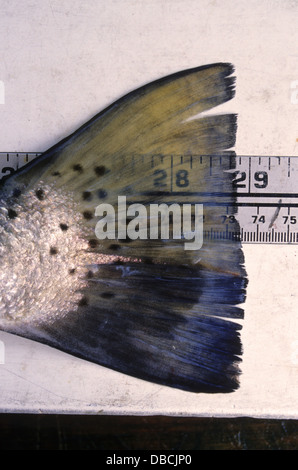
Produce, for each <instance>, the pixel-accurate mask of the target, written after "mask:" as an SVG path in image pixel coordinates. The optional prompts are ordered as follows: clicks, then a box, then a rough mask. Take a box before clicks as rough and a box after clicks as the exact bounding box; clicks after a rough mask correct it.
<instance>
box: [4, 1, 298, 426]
mask: <svg viewBox="0 0 298 470" xmlns="http://www.w3.org/2000/svg"><path fill="white" fill-rule="evenodd" d="M0 15H1V16H0V22H1V28H0V54H1V60H0V80H1V81H2V82H3V84H4V87H5V96H4V97H5V103H4V104H0V129H1V133H0V151H4V152H5V151H28V152H29V151H44V150H46V149H47V148H49V147H50V146H52V145H53V144H55V143H57V142H58V141H59V140H60V139H62V138H63V137H65V136H67V135H68V134H69V133H70V132H72V131H74V130H75V129H76V128H77V127H79V126H80V125H81V124H83V123H84V122H85V121H86V120H88V119H89V118H91V117H92V116H93V115H94V114H96V113H97V112H99V111H100V110H101V109H103V108H104V107H105V106H107V105H108V104H110V103H111V102H113V101H114V100H116V99H117V98H119V97H120V96H122V95H123V94H125V93H127V92H129V91H131V90H133V89H135V88H137V87H139V86H141V85H143V84H145V83H147V82H150V81H152V80H154V79H157V78H160V77H162V76H164V75H167V74H169V73H173V72H176V71H179V70H182V69H184V68H189V67H195V66H199V65H204V64H208V63H213V62H232V63H233V64H234V65H235V68H236V76H237V94H236V98H235V99H234V100H233V101H232V102H229V103H227V104H225V105H224V106H223V108H224V109H225V110H227V111H231V112H236V113H238V115H239V119H238V134H237V143H236V148H235V150H236V151H237V153H238V154H251V155H259V154H260V155H293V156H298V128H297V121H298V119H297V117H298V104H297V94H296V92H295V89H293V88H291V86H293V82H295V81H297V80H298V51H297V44H298V28H297V25H298V21H297V20H298V2H297V1H296V0H267V1H266V0H257V1H256V0H251V1H249V0H245V1H244V0H238V1H236V0H234V1H232V0H222V1H216V0H213V1H207V0H202V1H199V0H196V1H195V0H179V1H178V0H86V1H78V0H50V1H46V0H42V1H41V0H22V2H20V1H17V0H0ZM0 101H1V100H0ZM244 250H245V256H246V268H247V272H248V277H249V287H248V296H247V301H246V304H245V320H244V321H243V330H242V341H243V347H244V356H243V363H242V372H243V373H242V376H241V387H240V389H239V390H238V391H237V392H235V393H233V394H228V395H205V394H200V395H195V394H191V393H186V392H181V391H177V390H173V389H169V388H167V387H161V386H158V385H154V384H150V383H146V382H143V381H139V380H136V379H133V378H130V377H127V376H124V375H122V374H118V373H116V372H113V371H110V370H107V369H104V368H102V367H99V366H97V365H94V364H89V363H86V362H84V361H81V360H78V359H75V358H72V357H71V356H68V355H66V354H63V353H61V352H59V351H56V350H54V349H51V348H48V347H46V346H42V345H39V344H37V343H33V342H30V341H27V340H24V339H22V338H17V337H14V336H12V335H8V334H5V333H2V332H0V340H1V341H2V342H3V343H2V345H4V349H5V360H4V361H2V362H4V364H0V411H25V412H61V413H68V412H74V413H88V412H90V413H116V414H122V413H130V414H132V413H133V414H156V413H164V414H175V415H181V414H183V415H198V416H256V417H295V418H298V393H297V387H298V312H297V302H298V298H297V296H298V291H297V284H298V276H297V275H298V261H297V252H298V251H297V248H296V247H295V246H280V245H278V246H262V245H258V246H256V245H253V246H248V245H245V247H244Z"/></svg>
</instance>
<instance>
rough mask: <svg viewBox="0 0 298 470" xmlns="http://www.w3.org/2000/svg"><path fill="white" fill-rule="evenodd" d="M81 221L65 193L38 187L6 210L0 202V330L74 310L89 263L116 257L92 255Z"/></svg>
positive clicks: (2, 202)
mask: <svg viewBox="0 0 298 470" xmlns="http://www.w3.org/2000/svg"><path fill="white" fill-rule="evenodd" d="M41 187H42V189H40V188H41ZM80 222H81V215H80V213H79V212H78V211H76V210H75V208H74V203H73V202H72V201H71V199H70V198H69V197H68V196H67V195H66V194H65V192H59V191H57V189H54V187H49V186H45V185H42V184H41V183H40V186H39V187H38V188H36V189H31V190H30V191H28V192H25V193H24V194H21V195H20V196H19V197H18V198H17V200H15V202H14V203H13V204H10V205H9V207H8V205H7V202H6V201H5V200H0V259H1V272H0V326H1V327H2V328H4V329H6V330H10V329H11V328H12V329H14V328H15V327H17V325H24V324H26V323H29V322H30V324H31V325H32V324H40V323H46V324H49V323H52V322H53V321H55V319H57V318H60V319H61V318H62V317H63V316H64V315H66V314H67V312H69V311H75V310H76V309H77V308H78V305H79V304H80V302H81V301H82V294H81V291H82V289H83V288H84V287H86V272H87V271H88V269H90V265H91V266H92V265H93V264H97V265H98V264H105V263H106V262H110V261H111V259H112V258H116V257H113V256H108V255H100V254H96V253H91V252H90V250H89V249H88V248H89V247H88V243H87V239H86V236H84V228H83V226H82V225H81V224H80ZM10 325H11V328H10Z"/></svg>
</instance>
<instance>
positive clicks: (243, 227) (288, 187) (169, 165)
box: [0, 152, 298, 244]
mask: <svg viewBox="0 0 298 470" xmlns="http://www.w3.org/2000/svg"><path fill="white" fill-rule="evenodd" d="M38 155H40V152H0V176H1V175H2V177H3V176H7V175H9V174H11V173H13V172H14V171H15V170H17V169H19V168H21V167H22V166H24V165H26V164H27V163H28V162H30V161H32V160H33V159H35V158H36V157H37V156H38ZM140 158H142V159H143V160H144V159H146V158H147V157H146V155H143V156H141V157H137V158H136V157H133V156H130V157H129V159H130V161H129V163H130V165H131V166H132V167H134V166H135V165H137V164H138V163H140ZM204 158H205V159H206V158H208V164H209V169H210V174H212V172H213V171H215V169H216V171H217V172H218V169H219V168H221V165H222V161H223V160H224V159H228V158H231V155H230V156H229V154H226V155H225V154H223V155H208V156H190V155H187V156H180V155H179V156H177V155H176V156H173V155H164V156H163V155H156V156H149V157H148V158H147V160H146V163H147V165H149V167H151V168H152V175H153V180H152V191H151V195H154V194H158V195H163V196H175V195H176V196H177V195H180V196H183V195H184V196H187V197H188V201H189V198H191V196H193V202H196V197H197V195H198V194H200V195H201V196H202V193H200V192H199V191H200V187H199V181H198V182H197V184H198V187H195V185H194V183H192V184H191V185H190V186H189V185H188V184H187V183H188V181H194V180H192V179H189V180H188V175H189V174H190V173H191V172H194V171H196V169H197V166H198V165H200V164H201V163H202V159H204ZM141 163H142V162H141ZM225 163H227V162H225ZM235 163H236V166H235ZM142 164H143V163H142ZM222 168H223V169H222V171H227V165H226V164H225V165H223V166H222ZM230 171H231V172H233V184H234V187H235V191H236V193H237V200H236V201H235V202H233V203H232V204H233V206H237V216H236V217H237V222H238V223H236V219H235V215H233V214H231V211H230V206H231V203H230V202H229V203H227V202H225V198H224V194H223V198H222V222H223V225H224V227H225V230H226V231H227V232H228V233H229V236H234V237H235V238H237V239H239V240H241V241H242V243H269V244H270V243H271V244H278V243H281V244H298V157H290V156H250V155H237V156H234V154H233V166H232V165H231V167H230ZM217 174H218V173H217ZM161 189H162V190H161ZM147 195H148V194H147ZM210 196H211V198H210ZM208 197H209V200H208V202H209V201H210V200H212V194H209V195H206V194H205V198H206V200H207V199H208ZM230 199H231V198H229V200H230ZM233 224H234V226H235V230H234V228H233ZM239 226H240V232H239Z"/></svg>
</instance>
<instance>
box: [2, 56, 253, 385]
mask: <svg viewBox="0 0 298 470" xmlns="http://www.w3.org/2000/svg"><path fill="white" fill-rule="evenodd" d="M232 72H233V67H232V66H231V65H230V64H222V63H219V64H213V65H208V66H204V67H198V68H194V69H189V70H185V71H182V72H179V73H176V74H174V75H170V76H168V77H165V78H163V79H160V80H157V81H155V82H153V83H150V84H148V85H146V86H144V87H142V88H140V89H138V90H136V91H133V92H131V93H129V94H128V95H126V96H124V97H123V98H121V99H120V100H119V101H117V102H116V103H114V104H112V105H111V106H110V107H109V108H107V109H106V110H104V111H102V112H101V113H100V114H98V115H97V116H95V117H94V118H93V119H92V120H91V121H90V122H88V123H87V124H85V125H84V126H83V127H82V128H80V129H79V130H78V131H76V132H75V133H74V134H72V135H71V136H70V137H68V138H66V139H65V140H64V141H62V142H61V143H59V144H58V145H56V146H55V147H53V148H52V149H50V150H49V151H47V152H45V154H43V155H42V156H41V157H39V158H38V159H37V160H35V161H34V162H31V163H30V164H29V165H27V166H26V167H25V168H24V169H22V170H20V171H18V172H17V173H16V174H14V175H12V176H11V177H10V178H9V179H7V180H6V181H5V182H4V183H3V186H2V189H1V204H2V207H1V213H2V219H1V218H0V224H1V227H2V230H3V233H2V234H1V238H0V241H1V245H3V246H4V245H5V246H6V247H7V248H6V251H7V250H8V252H9V253H10V258H9V256H8V255H6V258H7V261H6V262H7V264H8V267H7V271H9V273H10V274H9V275H8V277H9V276H11V278H9V279H6V280H4V281H3V282H6V286H12V287H13V286H15V284H17V287H16V288H15V289H14V296H15V299H13V298H12V299H11V296H6V297H5V298H4V300H3V301H2V304H3V305H2V307H1V305H0V327H1V328H2V329H4V330H6V331H10V332H13V333H16V334H19V335H22V336H25V337H29V338H31V339H35V340H38V341H41V342H45V343H47V344H49V345H51V346H54V347H57V348H59V349H62V350H64V351H66V352H69V353H71V354H74V355H76V356H79V357H82V358H84V359H87V360H90V361H94V362H97V363H99V364H102V365H104V366H107V367H110V368H113V369H115V370H118V371H121V372H124V373H127V374H130V375H133V376H136V377H138V378H142V379H146V380H150V381H153V382H157V383H161V384H164V385H168V386H173V387H177V388H181V389H185V390H190V391H196V392H208V393H213V392H229V391H232V390H234V389H236V388H237V386H238V376H239V373H240V372H239V369H238V365H237V364H238V362H239V360H240V358H239V356H240V355H241V342H240V337H239V330H240V325H238V324H236V323H235V322H231V321H229V320H227V319H228V318H232V319H237V318H242V316H243V311H242V309H241V308H240V307H238V304H240V303H242V302H243V301H244V298H245V286H246V273H245V270H244V267H243V255H242V250H241V245H240V243H239V241H237V240H236V239H235V238H233V237H230V236H225V234H224V233H223V232H222V230H223V229H222V207H223V205H226V206H227V207H230V211H231V212H230V213H233V214H234V213H235V212H236V209H235V207H234V203H235V201H236V195H235V192H234V188H233V171H232V170H233V169H234V168H235V158H234V153H233V152H232V151H229V149H231V148H232V147H233V146H234V143H235V136H236V116H235V115H233V114H222V115H221V114H218V115H216V114H214V115H208V116H205V115H201V113H202V112H204V111H207V110H209V109H211V108H213V107H215V106H217V105H220V104H222V103H224V102H226V101H228V100H229V99H231V98H232V97H233V96H234V77H232V76H231V74H232ZM211 156H212V164H211V160H210V158H211ZM119 196H120V197H121V198H122V199H121V200H123V198H125V202H126V204H127V206H129V205H131V204H142V206H143V207H145V208H146V209H147V212H146V214H145V215H144V214H143V219H142V224H144V223H145V222H144V219H146V223H145V225H146V227H147V231H146V234H147V237H145V236H144V237H143V239H131V238H130V237H128V236H122V235H119V233H120V232H119V226H120V225H121V224H122V225H121V226H122V228H123V224H125V226H126V227H128V224H129V223H130V222H131V217H130V218H129V217H128V212H127V211H124V212H119V213H118V215H119V217H118V219H117V220H116V223H115V227H114V228H115V236H114V237H112V236H110V238H100V237H98V236H96V233H97V232H96V227H97V224H98V221H99V220H100V218H99V216H98V214H99V212H97V207H98V206H101V207H102V204H106V205H109V206H110V207H113V208H114V210H115V213H116V214H117V210H118V209H119V207H120V206H119ZM162 203H163V204H168V205H171V204H173V203H175V204H177V205H178V206H179V207H182V206H183V205H186V204H192V205H195V204H203V214H204V222H203V228H204V240H203V245H202V246H200V247H198V249H185V243H186V240H185V238H183V237H182V238H180V239H179V238H177V239H173V237H172V238H170V237H168V238H167V237H157V238H156V239H152V238H150V237H149V236H148V234H149V228H150V224H151V223H152V220H153V219H152V213H151V212H150V210H149V209H150V207H151V205H152V204H162ZM127 206H126V208H127ZM102 215H103V214H102ZM121 217H123V218H125V220H122V219H121ZM140 220H141V219H140ZM169 220H170V219H169ZM234 224H235V227H237V222H236V220H235V221H234ZM145 225H143V226H145ZM111 227H112V229H113V225H112V226H111ZM170 228H171V229H172V228H173V220H170ZM112 232H113V230H112ZM170 233H171V232H170ZM211 233H216V234H219V235H217V236H215V237H214V236H210V234H211ZM110 234H111V233H110ZM126 235H127V234H126ZM32 243H33V245H32ZM3 246H1V248H2V250H4V248H3ZM6 258H5V259H6ZM20 260H22V261H23V265H22V266H23V268H22V267H20V265H19V264H20ZM16 266H17V270H16ZM8 268H9V269H8ZM20 270H21V272H20ZM22 270H23V278H22V280H17V281H16V277H18V275H17V273H16V271H17V272H18V273H19V277H22ZM30 271H31V275H29V273H30ZM11 273H13V274H14V276H12V274H11ZM26 273H27V275H26ZM2 289H3V292H4V287H3V288H2ZM18 292H22V307H21V308H19V309H17V307H16V305H17V297H16V296H17V293H18ZM14 296H12V297H14ZM220 317H222V318H220Z"/></svg>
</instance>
